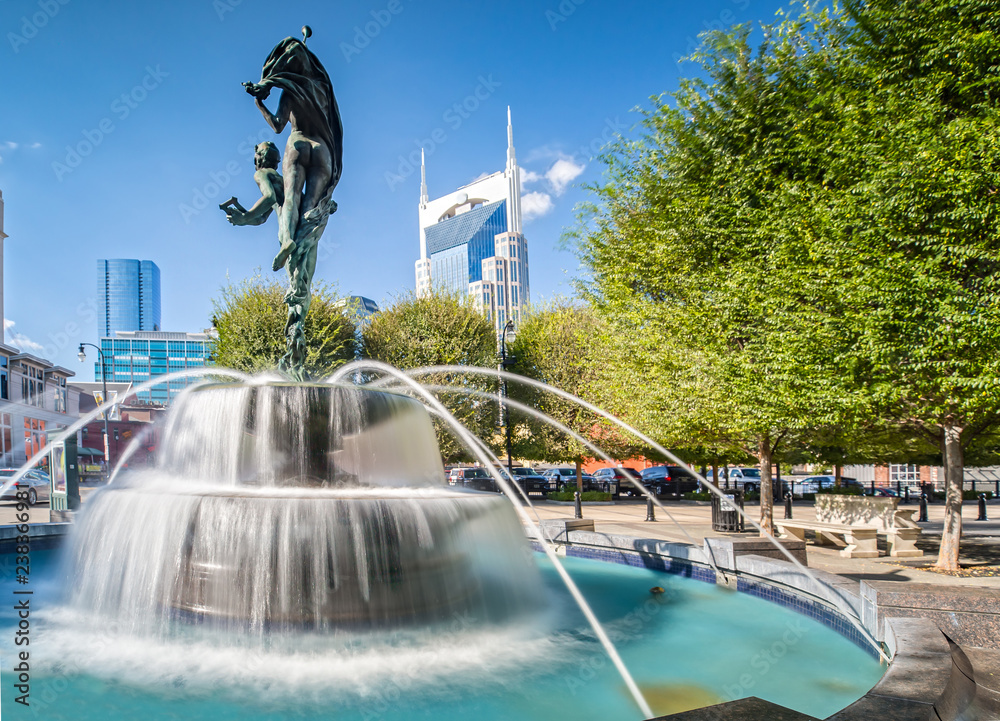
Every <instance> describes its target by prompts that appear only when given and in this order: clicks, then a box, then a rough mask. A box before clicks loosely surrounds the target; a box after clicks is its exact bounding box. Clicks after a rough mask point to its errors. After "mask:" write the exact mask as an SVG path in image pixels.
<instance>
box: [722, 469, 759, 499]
mask: <svg viewBox="0 0 1000 721" xmlns="http://www.w3.org/2000/svg"><path fill="white" fill-rule="evenodd" d="M723 483H725V481H724V480H723ZM729 483H730V485H732V486H733V487H735V488H742V489H743V492H744V493H758V492H759V491H760V469H759V468H748V467H745V466H738V467H736V468H730V469H729Z"/></svg>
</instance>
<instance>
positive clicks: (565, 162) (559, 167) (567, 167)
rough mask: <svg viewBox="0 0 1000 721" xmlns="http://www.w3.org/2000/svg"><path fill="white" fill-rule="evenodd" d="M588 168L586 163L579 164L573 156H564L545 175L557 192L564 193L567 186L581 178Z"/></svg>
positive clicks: (557, 193) (558, 193)
mask: <svg viewBox="0 0 1000 721" xmlns="http://www.w3.org/2000/svg"><path fill="white" fill-rule="evenodd" d="M586 168H587V166H586V165H582V164H577V163H576V162H575V161H574V160H573V158H570V157H568V156H563V157H561V158H559V160H557V161H556V162H554V163H553V164H552V167H551V168H549V169H548V170H547V171H545V177H546V179H547V180H548V181H549V182H550V183H551V184H552V190H554V191H555V194H556V195H562V194H563V193H564V192H566V188H567V186H568V185H569V184H570V183H572V182H573V181H574V180H576V179H577V178H579V177H580V175H582V174H583V171H584V170H585V169H586Z"/></svg>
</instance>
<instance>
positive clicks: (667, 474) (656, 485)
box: [636, 466, 701, 498]
mask: <svg viewBox="0 0 1000 721" xmlns="http://www.w3.org/2000/svg"><path fill="white" fill-rule="evenodd" d="M642 485H644V486H645V487H646V488H648V489H649V490H650V491H652V492H653V493H654V494H655V495H657V496H664V495H670V496H674V497H676V498H680V497H681V496H682V495H683V494H685V493H693V492H695V491H697V490H698V488H699V487H700V486H701V482H700V481H699V480H698V477H697V476H696V475H695V474H694V473H692V472H691V471H689V470H688V469H687V468H684V467H683V466H653V467H652V468H646V469H644V470H643V471H642ZM638 493H639V492H638V490H637V491H636V495H638Z"/></svg>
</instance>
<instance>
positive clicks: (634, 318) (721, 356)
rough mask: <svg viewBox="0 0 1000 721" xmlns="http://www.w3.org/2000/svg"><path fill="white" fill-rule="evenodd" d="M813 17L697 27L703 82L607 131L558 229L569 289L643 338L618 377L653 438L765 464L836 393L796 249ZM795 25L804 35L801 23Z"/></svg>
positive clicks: (823, 300)
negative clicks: (573, 254) (583, 278)
mask: <svg viewBox="0 0 1000 721" xmlns="http://www.w3.org/2000/svg"><path fill="white" fill-rule="evenodd" d="M831 28H832V25H831V21H830V20H829V18H828V17H827V16H825V15H823V14H820V15H816V16H815V17H813V18H811V20H810V21H809V22H808V23H806V22H804V21H803V20H801V19H796V20H789V21H787V22H785V23H783V24H782V25H780V26H777V27H765V28H764V40H763V42H762V43H761V44H760V46H759V47H758V48H756V49H754V48H753V47H752V46H751V44H750V28H749V27H748V26H742V27H738V28H736V29H735V30H734V31H733V32H732V33H713V34H710V35H709V36H707V37H706V44H705V47H704V50H703V52H702V53H700V55H699V56H698V59H699V61H700V63H701V67H702V70H703V73H704V79H700V80H689V81H684V82H683V83H682V86H681V89H680V90H679V91H678V92H676V93H673V94H672V95H670V96H668V97H665V98H654V99H653V108H652V109H651V110H649V111H647V112H646V113H645V114H644V118H643V126H644V128H645V135H644V136H643V137H642V138H640V139H639V140H637V141H631V142H630V141H625V140H622V141H621V142H619V143H617V144H616V146H615V147H613V149H612V151H611V152H610V153H609V154H608V156H607V158H606V159H607V162H608V166H609V173H608V181H607V182H606V183H605V184H604V185H602V186H600V187H597V188H595V189H594V190H595V192H596V194H597V202H596V203H595V204H593V205H590V206H587V207H585V208H584V211H583V224H582V226H581V228H580V229H579V230H578V231H577V232H576V234H575V238H576V240H577V241H578V247H579V249H580V253H581V256H582V259H583V262H584V265H585V267H586V268H587V269H588V271H589V273H590V278H589V279H588V280H589V283H588V284H587V285H586V286H585V288H584V291H585V293H586V294H587V296H588V297H589V298H590V299H591V301H592V302H593V303H594V304H595V306H596V307H597V308H598V309H599V311H600V312H601V314H602V316H603V317H605V318H607V319H608V322H609V323H610V324H611V326H612V327H613V328H614V330H615V332H616V333H619V334H636V335H639V336H643V337H645V338H646V339H647V342H646V344H645V347H644V348H641V350H640V351H639V352H638V353H637V354H636V355H635V357H634V362H633V363H632V364H631V365H632V367H630V368H625V369H623V372H624V373H627V374H638V375H639V376H640V377H643V376H645V377H648V378H650V379H651V380H653V383H651V385H652V386H654V387H655V388H656V392H655V393H654V394H653V395H652V396H651V398H652V399H653V400H655V402H656V403H657V404H658V406H659V407H658V409H655V410H654V412H652V413H648V412H647V413H646V414H645V415H646V417H647V418H649V419H651V420H652V421H653V422H654V423H656V424H657V426H658V427H657V433H656V435H659V436H660V437H662V438H665V439H668V440H669V441H670V445H673V446H675V447H683V446H688V447H691V446H695V447H697V446H705V447H709V448H712V449H718V452H719V453H720V455H723V454H727V453H734V452H735V453H745V454H749V455H752V456H754V457H756V458H757V460H758V462H759V463H760V467H761V477H762V483H761V491H762V493H761V517H760V522H761V525H762V527H763V528H764V530H765V532H770V531H771V524H772V500H771V499H772V494H773V489H772V482H771V465H772V463H774V462H776V461H778V460H780V458H781V453H782V450H783V449H784V448H788V447H791V446H794V445H796V444H798V443H801V441H802V440H803V438H804V437H805V436H806V435H807V434H808V432H809V429H810V428H811V427H812V426H813V425H814V424H816V423H834V422H836V421H837V418H838V416H839V415H841V414H843V413H847V412H848V411H849V409H850V405H851V403H852V400H853V399H852V398H850V397H848V396H846V395H845V394H844V393H843V392H842V388H841V387H840V385H839V384H838V379H839V377H840V374H841V371H842V369H840V368H839V367H837V363H836V361H837V359H838V357H839V353H837V352H836V351H837V344H838V343H840V342H842V339H841V337H840V336H839V335H838V333H837V332H836V330H837V328H836V325H835V322H834V321H835V318H836V312H837V306H838V304H839V299H838V296H837V293H836V290H837V285H836V282H835V280H836V279H835V278H834V277H831V274H830V273H829V270H828V268H827V266H826V264H825V263H824V262H823V259H822V255H820V254H816V253H814V252H812V250H813V246H814V245H815V244H816V243H817V242H818V241H819V240H821V239H822V230H823V229H824V228H825V226H826V225H827V224H828V219H827V218H826V217H825V214H824V212H823V206H822V203H820V202H817V198H819V197H821V196H822V195H823V193H824V192H826V191H825V190H824V188H823V185H822V182H823V159H822V156H823V153H824V152H825V151H824V144H822V143H821V142H819V137H820V136H821V135H822V134H823V132H825V131H827V130H829V127H831V126H833V125H834V119H833V118H827V117H825V116H823V114H822V113H817V102H819V107H822V99H823V98H824V97H826V96H827V95H829V89H828V88H829V85H830V83H831V82H832V81H833V80H832V79H833V78H834V76H835V74H836V73H835V71H836V68H835V67H832V66H831V64H830V63H829V62H828V59H829V58H828V55H829V52H830V51H829V49H826V50H822V51H816V52H803V47H821V46H822V43H820V42H818V41H817V37H819V38H825V37H827V36H829V35H830V32H831ZM810 33H811V34H812V35H809V34H810Z"/></svg>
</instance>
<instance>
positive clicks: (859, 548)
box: [774, 520, 878, 558]
mask: <svg viewBox="0 0 1000 721" xmlns="http://www.w3.org/2000/svg"><path fill="white" fill-rule="evenodd" d="M774 525H775V526H777V527H778V530H779V531H780V532H781V536H780V538H794V539H796V540H799V541H805V540H806V531H813V532H814V533H815V534H816V545H817V546H840V547H842V549H841V551H840V555H841V556H844V557H845V558H878V536H877V534H878V529H876V528H875V527H873V526H849V525H845V524H843V523H822V522H820V521H793V520H780V521H779V520H775V522H774ZM841 538H842V539H843V540H841Z"/></svg>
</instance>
